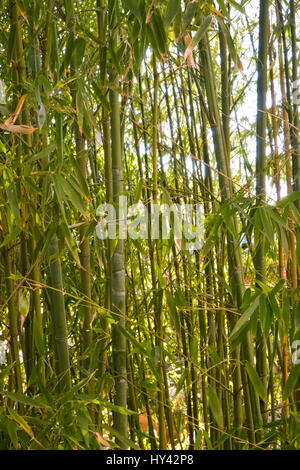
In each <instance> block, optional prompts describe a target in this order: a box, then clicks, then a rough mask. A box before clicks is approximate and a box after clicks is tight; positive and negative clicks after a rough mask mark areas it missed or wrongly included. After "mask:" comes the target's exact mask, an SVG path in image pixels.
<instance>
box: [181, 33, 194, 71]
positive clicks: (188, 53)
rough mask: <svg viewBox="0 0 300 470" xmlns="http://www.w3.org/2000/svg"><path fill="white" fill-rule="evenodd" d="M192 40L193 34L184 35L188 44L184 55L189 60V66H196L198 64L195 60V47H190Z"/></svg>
mask: <svg viewBox="0 0 300 470" xmlns="http://www.w3.org/2000/svg"><path fill="white" fill-rule="evenodd" d="M190 42H191V36H190V35H189V34H186V35H185V36H184V43H185V45H186V50H185V53H184V56H183V59H184V60H186V61H187V64H188V66H189V67H196V64H195V62H194V58H193V50H194V48H193V47H190V45H189V44H190Z"/></svg>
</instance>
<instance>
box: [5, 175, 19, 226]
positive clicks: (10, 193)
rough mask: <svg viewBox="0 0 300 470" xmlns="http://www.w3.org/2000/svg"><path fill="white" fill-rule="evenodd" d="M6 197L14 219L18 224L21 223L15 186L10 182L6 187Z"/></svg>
mask: <svg viewBox="0 0 300 470" xmlns="http://www.w3.org/2000/svg"><path fill="white" fill-rule="evenodd" d="M5 190H6V195H7V199H8V204H9V207H10V209H11V211H12V213H13V216H14V218H15V219H16V222H17V223H18V224H20V223H21V214H20V209H19V198H18V196H17V191H16V186H15V183H14V182H11V183H9V184H8V186H6V188H5Z"/></svg>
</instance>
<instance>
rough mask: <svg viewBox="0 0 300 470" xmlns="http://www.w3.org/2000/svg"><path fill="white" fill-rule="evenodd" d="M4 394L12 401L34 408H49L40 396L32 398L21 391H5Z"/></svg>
mask: <svg viewBox="0 0 300 470" xmlns="http://www.w3.org/2000/svg"><path fill="white" fill-rule="evenodd" d="M5 396H7V398H10V399H11V400H12V401H14V402H17V403H22V404H23V405H27V406H33V407H34V408H49V405H48V404H47V402H46V401H45V400H44V399H43V398H42V397H39V398H32V397H28V396H26V395H23V394H21V393H13V392H6V393H5Z"/></svg>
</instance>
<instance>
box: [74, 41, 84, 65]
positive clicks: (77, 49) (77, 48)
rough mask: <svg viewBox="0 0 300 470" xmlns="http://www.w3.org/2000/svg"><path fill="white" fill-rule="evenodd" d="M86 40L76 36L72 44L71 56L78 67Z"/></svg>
mask: <svg viewBox="0 0 300 470" xmlns="http://www.w3.org/2000/svg"><path fill="white" fill-rule="evenodd" d="M85 46H86V42H85V40H84V39H83V38H76V39H75V41H74V43H73V44H72V48H73V51H72V58H74V65H75V67H76V68H78V67H80V65H81V63H82V60H83V57H84V53H85Z"/></svg>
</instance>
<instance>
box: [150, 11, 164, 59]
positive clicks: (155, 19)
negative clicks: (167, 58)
mask: <svg viewBox="0 0 300 470" xmlns="http://www.w3.org/2000/svg"><path fill="white" fill-rule="evenodd" d="M150 26H151V30H152V33H153V40H154V42H155V43H156V45H157V48H158V50H159V52H160V54H162V55H165V54H166V53H167V43H168V41H167V34H166V30H165V25H164V23H163V20H162V17H161V14H160V12H159V9H158V8H155V10H154V11H153V13H152V15H151V19H150Z"/></svg>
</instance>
